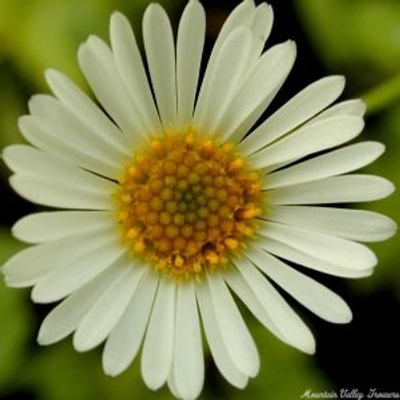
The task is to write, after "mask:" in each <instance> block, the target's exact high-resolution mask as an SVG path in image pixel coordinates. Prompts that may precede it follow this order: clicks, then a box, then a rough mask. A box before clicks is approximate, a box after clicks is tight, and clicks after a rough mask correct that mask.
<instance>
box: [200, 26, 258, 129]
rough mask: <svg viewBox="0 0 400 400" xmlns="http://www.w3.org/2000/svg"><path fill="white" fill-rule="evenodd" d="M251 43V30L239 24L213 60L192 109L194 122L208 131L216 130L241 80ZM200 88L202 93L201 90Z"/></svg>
mask: <svg viewBox="0 0 400 400" xmlns="http://www.w3.org/2000/svg"><path fill="white" fill-rule="evenodd" d="M251 46H252V35H251V31H250V30H249V29H246V28H238V29H237V30H235V31H234V32H232V34H231V35H230V36H229V37H228V38H227V39H226V41H225V42H224V44H223V45H222V47H221V50H220V51H219V53H218V57H217V58H216V60H215V65H214V68H213V73H212V76H211V77H210V78H209V84H208V85H207V87H206V88H204V87H203V86H202V88H201V92H200V93H201V96H200V97H199V100H198V106H199V108H197V107H196V110H195V115H194V123H195V124H196V125H198V126H199V127H200V128H201V129H202V130H203V131H204V132H207V133H208V134H213V133H216V132H215V130H216V129H217V127H218V124H219V122H220V120H221V119H222V118H223V116H224V113H225V111H226V109H227V107H228V105H229V103H230V102H231V101H232V99H233V97H234V95H235V94H236V92H237V89H238V87H239V86H240V85H241V84H242V79H243V74H244V73H245V71H246V66H247V64H248V57H249V55H250V51H251ZM202 92H203V93H202Z"/></svg>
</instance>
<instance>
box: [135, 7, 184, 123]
mask: <svg viewBox="0 0 400 400" xmlns="http://www.w3.org/2000/svg"><path fill="white" fill-rule="evenodd" d="M143 41H144V47H145V50H146V56H147V62H148V66H149V72H150V77H151V83H152V85H153V90H154V94H155V97H156V100H157V106H158V110H159V112H160V116H161V120H162V122H163V125H164V128H168V127H170V126H171V124H172V125H173V124H175V123H176V120H177V109H176V107H177V97H176V71H175V68H176V66H175V48H174V37H173V33H172V28H171V24H170V21H169V18H168V15H167V13H166V12H165V10H164V9H163V8H162V7H161V6H160V5H159V4H156V3H152V4H150V5H149V6H148V7H147V9H146V12H145V14H144V16H143Z"/></svg>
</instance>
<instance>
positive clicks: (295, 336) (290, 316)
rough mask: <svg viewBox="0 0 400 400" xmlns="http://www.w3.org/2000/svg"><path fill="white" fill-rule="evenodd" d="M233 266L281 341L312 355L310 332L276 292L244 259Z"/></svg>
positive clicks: (312, 344)
mask: <svg viewBox="0 0 400 400" xmlns="http://www.w3.org/2000/svg"><path fill="white" fill-rule="evenodd" d="M247 255H248V256H249V257H250V259H251V260H252V259H253V254H252V252H248V254H247ZM235 264H236V266H237V268H238V269H239V270H240V272H241V274H242V276H243V278H244V279H245V280H246V282H247V283H248V284H249V285H250V287H251V288H252V290H253V292H254V294H255V295H256V296H257V298H258V299H259V301H260V303H261V304H262V305H263V307H264V309H265V311H266V312H267V313H268V315H269V317H270V318H271V320H272V321H273V323H274V325H275V326H276V327H277V329H279V331H280V336H281V337H283V340H284V341H285V342H286V343H288V344H290V345H291V346H293V347H296V348H297V349H299V350H301V351H304V352H305V353H309V354H312V353H314V351H315V340H314V337H313V335H312V333H311V331H310V330H309V328H308V327H307V326H306V325H305V324H304V322H303V321H302V320H301V319H300V317H299V316H298V315H297V314H296V313H295V312H294V311H293V310H292V308H291V307H290V306H289V305H288V304H287V302H286V301H285V300H284V299H283V297H282V296H281V295H280V294H279V293H278V291H277V290H276V289H275V288H274V287H273V286H272V285H271V284H270V283H269V281H268V280H267V279H266V278H265V277H264V276H263V275H262V274H261V273H260V272H259V271H258V270H257V268H255V267H254V266H253V265H252V264H251V263H250V262H249V261H248V260H246V259H245V258H241V259H239V260H235Z"/></svg>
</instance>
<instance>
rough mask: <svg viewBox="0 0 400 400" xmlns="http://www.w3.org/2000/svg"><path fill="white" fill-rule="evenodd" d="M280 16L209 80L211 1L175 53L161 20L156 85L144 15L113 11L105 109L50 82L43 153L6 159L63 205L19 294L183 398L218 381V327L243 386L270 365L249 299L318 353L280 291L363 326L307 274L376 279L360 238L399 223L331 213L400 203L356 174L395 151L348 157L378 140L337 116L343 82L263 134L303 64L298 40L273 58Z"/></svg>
mask: <svg viewBox="0 0 400 400" xmlns="http://www.w3.org/2000/svg"><path fill="white" fill-rule="evenodd" d="M272 20H273V13H272V9H271V7H270V6H269V5H267V4H265V3H262V4H261V5H259V6H257V7H256V6H255V5H254V2H253V1H244V2H243V3H241V4H240V5H239V6H238V7H237V8H235V10H234V11H233V12H232V14H231V15H230V16H229V18H228V20H227V21H226V22H225V24H224V25H223V27H222V30H221V32H220V34H219V36H218V38H217V41H216V43H215V45H214V47H213V50H212V52H211V55H210V58H209V60H208V63H207V67H206V69H205V72H204V76H203V77H202V79H201V83H199V81H200V79H199V76H200V64H201V60H202V51H203V45H204V34H205V15H204V10H203V8H202V6H201V4H200V3H199V2H198V1H196V0H191V1H189V2H188V4H187V6H186V8H185V10H184V13H183V15H182V18H181V20H180V24H179V29H178V34H177V39H176V45H175V44H174V43H175V41H174V37H173V33H172V28H171V25H170V22H169V19H168V17H167V15H166V13H165V11H164V10H163V9H162V8H161V7H160V6H159V5H157V4H152V5H150V6H149V7H148V8H147V10H146V12H145V15H144V18H143V38H144V47H145V60H146V61H147V67H148V75H149V76H147V72H146V68H145V66H144V63H143V60H142V56H141V54H140V52H139V50H138V46H137V44H136V41H135V37H134V34H133V32H132V29H131V27H130V25H129V22H128V21H127V19H126V18H125V17H124V16H123V15H122V14H120V13H114V14H113V15H112V16H111V22H110V42H111V46H109V45H107V44H106V43H104V42H103V41H102V40H101V39H99V38H98V37H89V39H88V40H87V41H86V42H85V43H84V44H83V45H82V46H81V47H80V49H79V53H78V59H79V64H80V67H81V69H82V71H83V73H84V75H85V77H86V79H87V81H88V83H89V85H90V87H91V88H92V90H93V92H94V95H95V96H96V98H97V100H98V102H99V103H100V105H101V107H102V108H100V107H99V106H98V105H97V104H96V103H95V102H93V101H92V100H91V99H90V98H89V97H88V96H87V95H86V94H84V93H83V92H82V91H81V90H80V89H79V88H78V87H77V86H75V85H74V84H73V83H72V82H71V81H70V80H69V79H68V78H67V77H66V76H64V75H63V74H61V73H60V72H57V71H54V70H49V71H47V72H46V79H47V82H48V84H49V86H50V88H51V90H52V92H53V95H36V96H34V97H33V98H32V99H31V101H30V103H29V111H30V114H29V115H27V116H23V117H22V118H21V119H20V121H19V126H20V129H21V131H22V133H23V135H24V137H25V139H26V140H27V141H28V142H30V144H31V145H18V146H10V147H8V148H6V149H5V150H4V152H3V157H4V160H5V162H6V163H7V165H8V166H9V167H10V169H11V170H12V171H13V172H14V175H13V176H12V177H11V178H10V182H11V185H12V187H13V188H14V189H15V190H16V191H17V192H18V193H19V194H20V195H21V196H23V197H25V198H26V199H28V200H31V201H32V202H34V203H37V204H40V205H44V206H50V207H54V208H59V209H61V210H58V211H46V212H40V213H37V214H32V215H28V216H26V217H24V218H22V219H21V220H20V221H18V222H17V223H16V224H15V226H14V227H13V233H14V235H15V236H16V237H17V238H19V239H21V240H23V241H25V242H27V243H31V244H32V245H33V246H31V247H29V248H27V249H25V250H23V251H21V252H19V253H18V254H16V255H15V256H14V257H13V258H11V259H10V260H9V261H8V262H7V263H6V264H5V265H4V266H3V269H2V270H3V273H4V275H5V279H6V282H7V284H8V285H9V286H12V287H30V286H32V287H33V289H32V299H33V301H35V302H38V303H48V302H55V301H60V303H59V304H58V305H57V306H56V307H55V308H54V309H53V311H51V312H50V314H49V315H48V316H47V317H46V318H45V320H44V322H43V324H42V326H41V329H40V332H39V336H38V341H39V343H40V344H43V345H45V344H50V343H54V342H56V341H59V340H61V339H63V338H65V337H66V336H68V335H70V334H72V333H73V334H74V336H73V343H74V347H75V348H76V349H77V350H78V351H85V350H89V349H91V348H94V347H95V346H97V345H99V344H100V343H102V342H105V346H104V351H103V367H104V370H105V372H106V373H107V374H109V375H113V376H114V375H117V374H119V373H121V372H123V371H124V370H125V369H126V368H128V366H129V365H130V364H131V363H132V362H133V360H134V359H135V357H136V356H137V354H138V353H139V350H140V348H141V347H142V350H141V371H142V375H143V379H144V381H145V383H146V384H147V386H148V387H149V388H151V389H158V388H160V387H161V386H163V385H164V384H165V383H168V386H169V387H170V389H171V391H172V392H173V394H174V395H176V397H179V398H184V399H194V398H196V397H197V396H198V395H199V393H200V391H201V389H202V386H203V380H204V360H203V349H202V348H203V343H202V335H201V325H202V327H203V330H204V333H205V338H206V340H207V343H208V346H209V348H210V350H211V354H212V357H213V359H214V361H215V363H216V365H217V367H218V369H219V370H220V372H221V374H222V375H223V376H224V377H225V378H226V379H227V380H228V381H229V382H230V383H231V384H232V385H234V386H236V387H239V388H243V387H245V386H246V384H247V382H248V379H249V378H250V377H254V376H255V375H256V374H257V373H258V370H259V357H258V352H257V349H256V345H255V343H254V341H253V339H252V336H251V334H250V332H249V330H248V329H247V327H246V324H245V322H244V321H243V319H242V317H241V314H240V312H239V309H238V307H237V305H236V304H235V301H234V299H233V297H232V294H231V292H234V293H235V294H236V295H237V297H238V298H240V299H241V301H243V303H244V304H245V305H246V306H247V307H248V308H249V309H250V311H251V312H252V313H253V314H254V315H255V316H256V317H257V319H258V320H259V321H260V322H261V323H262V324H263V325H265V326H266V327H267V328H268V329H269V330H270V331H271V332H272V333H273V334H274V335H276V336H277V337H278V338H280V339H281V340H283V341H284V342H286V343H288V344H289V345H291V346H294V347H296V348H298V349H300V350H302V351H304V352H307V353H313V352H314V350H315V343H314V338H313V335H312V333H311V332H310V330H309V329H308V327H307V326H306V325H305V324H304V323H303V321H302V320H301V319H300V318H299V317H298V316H297V314H296V313H295V312H294V311H293V310H292V308H291V307H290V306H289V305H288V303H287V302H286V300H285V299H284V298H283V297H282V296H281V294H279V292H278V291H277V290H276V289H275V286H274V285H273V284H271V281H272V282H274V284H276V285H278V286H280V287H282V289H284V290H285V291H287V292H288V293H289V294H290V295H291V296H293V297H294V298H295V299H296V300H298V301H299V302H300V303H302V304H303V305H304V306H305V307H307V308H308V309H310V310H311V311H312V312H314V313H315V314H317V315H318V316H320V317H321V318H324V319H326V320H328V321H331V322H334V323H345V322H349V321H350V320H351V311H350V309H349V307H348V306H347V305H346V303H345V302H344V301H343V300H342V299H341V298H340V297H339V296H337V295H336V294H334V293H333V292H331V291H330V290H329V289H327V288H326V287H324V286H322V285H321V284H319V283H317V282H316V281H315V280H313V279H311V278H309V277H308V276H307V275H306V274H304V273H302V272H299V271H298V270H296V268H294V267H293V266H291V265H289V263H295V264H298V265H301V266H304V267H306V268H309V269H313V270H317V271H320V272H323V273H327V274H331V275H335V276H342V277H351V278H359V277H364V276H368V275H370V274H371V273H372V271H373V268H374V266H375V264H376V257H375V255H374V253H373V252H372V251H371V250H369V249H368V248H367V247H366V246H364V245H362V244H360V243H359V242H369V241H379V240H384V239H386V238H388V237H390V236H391V235H392V234H393V233H394V232H395V230H396V227H395V224H394V223H393V222H392V221H391V220H390V219H388V218H386V217H384V216H382V215H380V214H376V213H373V212H369V211H361V210H353V209H351V210H350V209H345V208H339V207H332V205H333V204H341V203H349V202H351V203H355V202H363V201H370V200H376V199H380V198H383V197H386V196H388V195H389V194H390V193H391V192H392V191H393V186H392V184H391V183H390V182H388V181H387V180H385V179H383V178H380V177H376V176H370V175H364V174H349V173H350V172H353V171H355V170H357V169H359V168H361V167H363V166H365V165H367V164H369V163H371V162H372V161H374V160H375V159H376V158H377V157H379V156H380V155H381V154H382V153H383V151H384V148H383V146H382V145H381V144H380V143H377V142H361V143H357V144H351V145H347V146H345V147H342V148H339V147H338V146H340V145H342V144H344V143H346V142H349V141H350V140H352V139H353V138H355V137H356V136H357V135H358V134H359V133H360V132H361V130H362V128H363V113H364V105H363V103H362V102H361V101H360V100H350V101H344V102H340V103H338V104H336V105H332V103H333V102H334V101H335V100H336V99H337V98H338V97H339V96H340V94H341V92H342V90H343V87H344V79H343V78H342V77H340V76H331V77H327V78H323V79H320V80H319V81H317V82H315V83H313V84H311V85H310V86H308V87H306V88H305V89H304V90H302V91H301V92H300V93H298V94H297V95H296V96H294V97H293V98H292V99H291V100H290V101H289V102H287V103H286V104H285V105H283V106H282V107H281V108H279V109H278V110H277V111H276V112H275V113H273V114H272V115H270V117H269V118H267V119H266V120H265V121H261V122H259V123H258V124H257V127H255V126H256V123H257V122H258V121H259V119H260V117H261V115H262V114H263V113H264V111H265V110H266V109H267V107H268V105H269V104H270V103H271V101H272V100H273V98H274V96H275V94H276V93H277V92H278V91H279V89H280V87H281V86H282V84H283V83H284V81H285V79H286V77H287V75H288V74H289V72H290V70H291V68H292V66H293V63H294V60H295V56H296V49H295V45H294V43H293V42H291V41H288V42H285V43H282V44H278V45H275V46H273V47H271V48H269V49H268V50H266V51H265V52H263V49H264V45H265V42H266V40H267V38H268V35H269V32H270V29H271V27H272ZM160 334H162V340H161V339H160Z"/></svg>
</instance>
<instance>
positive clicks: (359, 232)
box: [268, 206, 397, 242]
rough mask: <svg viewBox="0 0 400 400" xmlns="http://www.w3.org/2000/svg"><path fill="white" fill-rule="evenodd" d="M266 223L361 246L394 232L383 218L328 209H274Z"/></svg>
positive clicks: (368, 212) (366, 212)
mask: <svg viewBox="0 0 400 400" xmlns="http://www.w3.org/2000/svg"><path fill="white" fill-rule="evenodd" d="M268 219H269V220H272V221H276V222H280V223H283V224H287V225H292V226H298V227H303V228H305V229H309V230H312V231H317V232H321V233H326V234H330V235H332V236H340V237H343V238H345V239H350V240H356V241H360V242H375V241H381V240H386V239H388V238H390V237H391V236H393V235H394V234H395V233H396V230H397V226H396V223H395V222H394V221H392V220H391V219H390V218H388V217H386V216H384V215H382V214H378V213H375V212H372V211H364V210H347V209H341V208H331V207H308V206H276V207H273V208H272V209H271V213H270V214H269V215H268Z"/></svg>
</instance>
